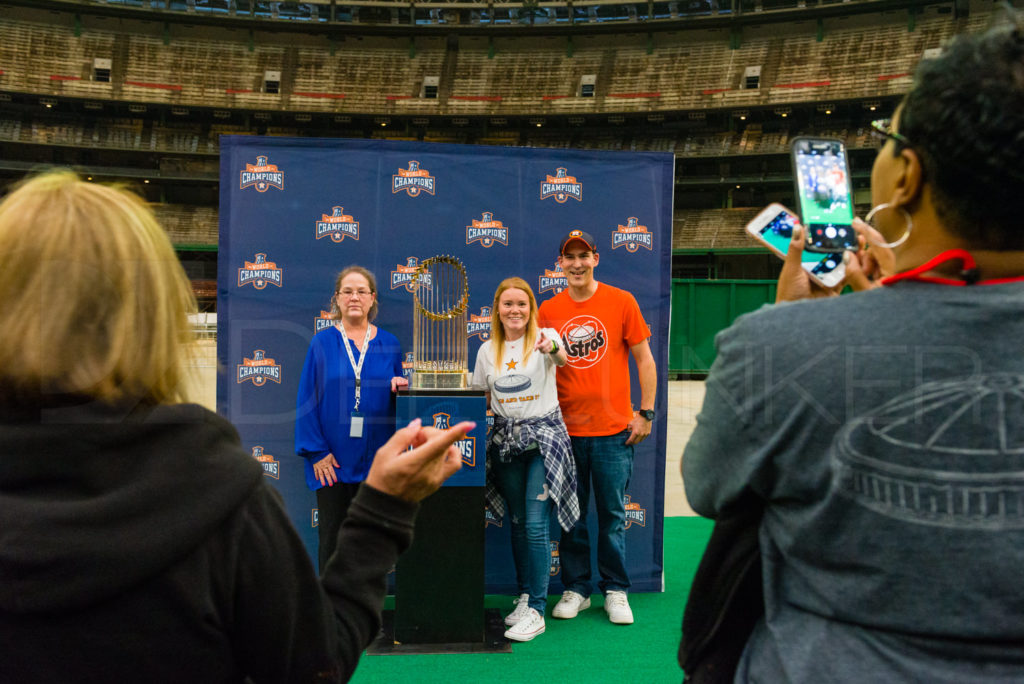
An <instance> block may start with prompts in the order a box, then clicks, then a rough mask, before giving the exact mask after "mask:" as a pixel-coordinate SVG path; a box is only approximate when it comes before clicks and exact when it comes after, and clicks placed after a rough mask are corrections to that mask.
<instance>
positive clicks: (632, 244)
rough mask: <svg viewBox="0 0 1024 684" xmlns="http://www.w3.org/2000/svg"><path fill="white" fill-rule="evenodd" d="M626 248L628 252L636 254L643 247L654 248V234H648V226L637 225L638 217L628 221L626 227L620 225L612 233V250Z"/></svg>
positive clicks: (632, 217) (630, 218)
mask: <svg viewBox="0 0 1024 684" xmlns="http://www.w3.org/2000/svg"><path fill="white" fill-rule="evenodd" d="M623 245H625V246H626V251H627V252H630V253H632V252H635V251H636V250H638V249H640V248H641V247H646V248H647V249H653V248H654V233H648V232H647V226H640V225H637V218H636V216H630V217H629V218H628V219H626V225H622V224H621V223H620V224H619V229H618V230H616V231H615V232H613V233H612V249H615V248H617V247H622V246H623Z"/></svg>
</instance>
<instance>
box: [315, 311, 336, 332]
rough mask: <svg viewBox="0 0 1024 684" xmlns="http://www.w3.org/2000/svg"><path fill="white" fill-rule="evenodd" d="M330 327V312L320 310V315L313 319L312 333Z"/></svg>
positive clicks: (331, 320) (332, 323)
mask: <svg viewBox="0 0 1024 684" xmlns="http://www.w3.org/2000/svg"><path fill="white" fill-rule="evenodd" d="M332 325H334V319H333V318H332V317H331V312H330V311H324V310H323V309H320V315H319V316H317V317H316V318H314V319H313V332H315V333H318V332H320V331H321V330H327V329H328V328H330V327H331V326H332Z"/></svg>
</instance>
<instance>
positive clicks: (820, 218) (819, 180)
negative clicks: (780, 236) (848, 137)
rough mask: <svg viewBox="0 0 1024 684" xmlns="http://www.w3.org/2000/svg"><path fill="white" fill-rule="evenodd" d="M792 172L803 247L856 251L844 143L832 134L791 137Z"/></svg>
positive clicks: (824, 250)
mask: <svg viewBox="0 0 1024 684" xmlns="http://www.w3.org/2000/svg"><path fill="white" fill-rule="evenodd" d="M792 151H793V175H794V177H795V178H796V196H797V202H799V205H800V206H799V209H800V216H801V218H802V221H801V223H802V224H803V226H804V228H805V229H806V232H807V238H806V239H807V242H806V244H805V245H804V249H807V250H810V251H812V252H828V253H834V252H842V251H843V250H849V251H851V252H856V251H857V248H858V245H857V231H855V230H854V229H853V189H852V186H851V185H850V165H849V163H847V160H846V146H845V145H844V144H843V142H842V141H841V140H837V139H835V138H811V137H803V136H801V137H798V138H795V139H794V140H793V146H792Z"/></svg>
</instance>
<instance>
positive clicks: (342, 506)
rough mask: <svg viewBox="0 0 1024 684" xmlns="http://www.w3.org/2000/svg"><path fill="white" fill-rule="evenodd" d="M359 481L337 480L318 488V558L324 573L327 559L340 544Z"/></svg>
mask: <svg viewBox="0 0 1024 684" xmlns="http://www.w3.org/2000/svg"><path fill="white" fill-rule="evenodd" d="M360 484H361V483H359V482H335V483H334V484H333V485H331V486H330V487H321V488H320V489H318V490H316V507H317V509H318V510H319V522H318V523H317V533H318V535H319V537H320V553H319V555H318V560H319V563H320V572H321V573H323V571H324V568H325V567H326V566H327V561H328V559H329V558H330V557H331V554H333V553H334V547H336V546H337V545H338V530H340V529H341V523H342V521H343V520H344V519H345V516H346V515H347V514H348V506H349V504H351V503H352V499H354V498H355V496H356V491H357V490H358V489H359V485H360Z"/></svg>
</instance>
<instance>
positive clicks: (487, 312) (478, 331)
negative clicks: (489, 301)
mask: <svg viewBox="0 0 1024 684" xmlns="http://www.w3.org/2000/svg"><path fill="white" fill-rule="evenodd" d="M473 335H476V336H477V337H478V338H480V339H481V340H489V339H490V338H491V307H489V306H485V307H483V308H481V309H480V314H479V315H477V314H472V313H471V314H469V320H468V321H466V339H467V340H468V339H469V338H470V337H472V336H473Z"/></svg>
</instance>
